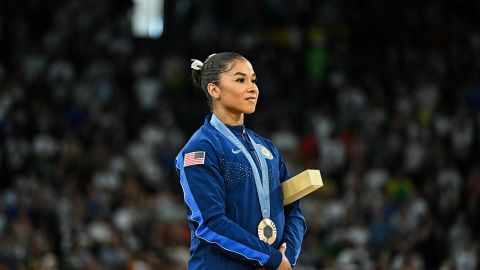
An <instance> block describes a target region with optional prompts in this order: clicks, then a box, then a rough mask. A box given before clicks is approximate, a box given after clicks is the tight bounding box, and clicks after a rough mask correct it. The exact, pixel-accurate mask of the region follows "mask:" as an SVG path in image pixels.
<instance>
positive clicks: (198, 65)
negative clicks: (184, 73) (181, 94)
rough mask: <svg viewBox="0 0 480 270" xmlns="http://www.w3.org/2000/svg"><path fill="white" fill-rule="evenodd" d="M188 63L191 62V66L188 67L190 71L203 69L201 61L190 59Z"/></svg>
mask: <svg viewBox="0 0 480 270" xmlns="http://www.w3.org/2000/svg"><path fill="white" fill-rule="evenodd" d="M190 61H192V65H191V66H190V67H191V68H192V69H195V70H201V69H202V67H203V63H202V61H200V60H197V59H190Z"/></svg>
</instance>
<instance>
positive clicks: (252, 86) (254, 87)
mask: <svg viewBox="0 0 480 270" xmlns="http://www.w3.org/2000/svg"><path fill="white" fill-rule="evenodd" d="M258 91H259V90H258V86H257V85H256V84H254V83H252V85H251V86H250V87H249V88H248V92H249V93H257V92H258Z"/></svg>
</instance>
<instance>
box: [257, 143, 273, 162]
mask: <svg viewBox="0 0 480 270" xmlns="http://www.w3.org/2000/svg"><path fill="white" fill-rule="evenodd" d="M258 147H259V148H260V151H261V152H262V154H263V155H264V156H265V158H266V159H273V155H272V152H270V150H268V149H267V147H265V146H263V145H261V144H258Z"/></svg>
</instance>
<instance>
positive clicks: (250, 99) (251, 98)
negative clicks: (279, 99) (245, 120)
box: [245, 97, 257, 102]
mask: <svg viewBox="0 0 480 270" xmlns="http://www.w3.org/2000/svg"><path fill="white" fill-rule="evenodd" d="M245 100H246V101H250V102H255V101H256V100H257V98H256V97H248V98H246V99H245Z"/></svg>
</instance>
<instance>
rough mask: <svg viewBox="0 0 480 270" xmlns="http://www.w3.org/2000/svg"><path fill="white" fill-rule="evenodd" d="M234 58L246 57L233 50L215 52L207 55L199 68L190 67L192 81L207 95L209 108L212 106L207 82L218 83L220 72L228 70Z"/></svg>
mask: <svg viewBox="0 0 480 270" xmlns="http://www.w3.org/2000/svg"><path fill="white" fill-rule="evenodd" d="M235 59H246V58H245V57H243V56H242V55H240V54H238V53H234V52H221V53H216V54H212V55H210V56H209V57H207V59H206V60H205V61H204V62H203V66H202V68H201V69H200V70H195V69H192V78H193V83H194V84H195V86H197V87H199V88H201V89H202V90H203V92H204V93H205V95H206V96H207V99H208V105H209V106H210V108H212V97H211V96H210V94H208V89H207V86H208V84H209V83H214V84H217V85H218V83H219V82H220V74H221V73H223V72H226V71H228V70H230V68H231V66H230V64H231V62H232V61H233V60H235Z"/></svg>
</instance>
